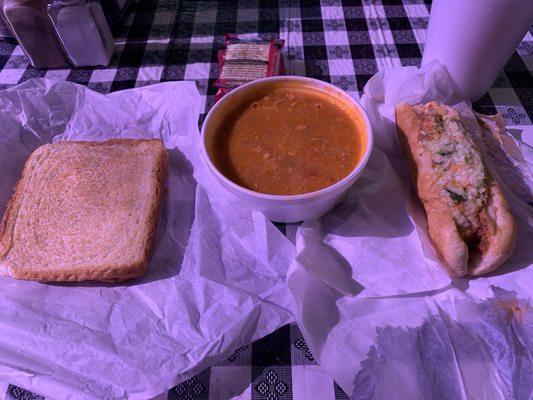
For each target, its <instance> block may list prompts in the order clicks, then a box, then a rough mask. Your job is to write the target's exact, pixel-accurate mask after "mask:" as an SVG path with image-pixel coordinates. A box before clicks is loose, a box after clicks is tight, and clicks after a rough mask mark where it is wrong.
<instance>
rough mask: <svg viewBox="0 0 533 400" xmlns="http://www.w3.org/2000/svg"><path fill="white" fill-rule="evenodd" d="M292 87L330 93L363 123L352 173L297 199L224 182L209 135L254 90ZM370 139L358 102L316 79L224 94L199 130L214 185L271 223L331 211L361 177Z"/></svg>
mask: <svg viewBox="0 0 533 400" xmlns="http://www.w3.org/2000/svg"><path fill="white" fill-rule="evenodd" d="M284 82H286V83H294V82H298V83H299V84H305V85H306V86H309V87H311V88H313V89H316V90H319V91H327V92H328V93H329V94H331V93H332V92H333V93H334V94H335V95H336V96H338V98H339V99H343V100H344V101H345V102H346V104H349V105H351V106H352V109H353V112H354V113H357V114H358V115H359V116H361V117H362V119H363V121H364V123H365V129H364V132H363V134H364V135H366V141H365V142H366V149H365V151H364V154H363V157H362V159H361V160H360V161H359V163H358V164H357V166H356V167H355V169H354V170H353V171H352V172H350V174H348V176H346V177H345V178H343V179H341V180H340V181H338V182H336V183H334V184H333V185H331V186H328V187H325V188H324V189H320V190H317V191H315V192H310V193H304V194H297V195H286V196H285V195H274V194H265V193H259V192H255V191H253V190H250V189H247V188H244V187H242V186H239V185H238V184H236V183H235V182H233V181H231V180H230V179H228V178H226V177H225V176H224V175H223V174H222V173H221V172H220V171H219V170H218V169H217V167H216V166H215V165H214V163H213V161H212V160H211V157H210V155H209V152H208V150H207V143H208V139H209V138H210V137H211V135H215V134H216V132H217V126H218V125H219V124H220V122H221V120H222V119H223V118H224V117H225V116H226V115H227V113H228V112H230V111H231V110H233V108H234V107H235V106H236V105H238V104H240V103H241V101H244V100H246V98H247V97H248V96H249V95H250V94H251V93H253V92H255V91H256V90H258V89H260V88H264V87H265V86H269V85H272V84H276V85H277V84H280V83H284ZM372 145H373V135H372V127H371V126H370V122H369V120H368V116H367V115H366V112H365V110H364V109H363V107H361V105H360V104H359V102H357V101H356V100H354V99H353V98H351V97H350V96H349V95H347V94H346V93H345V92H344V91H342V90H341V89H338V88H337V87H335V86H333V85H330V84H329V83H326V82H322V81H319V80H317V79H311V78H303V77H298V76H276V77H272V78H264V79H258V80H256V81H253V82H250V83H247V84H245V85H242V86H240V87H239V88H237V89H235V90H233V91H231V92H230V93H228V94H226V95H225V96H224V97H223V98H222V99H221V100H220V101H219V102H217V104H215V106H214V107H213V108H212V109H211V111H209V113H208V114H207V117H206V118H205V121H204V124H203V126H202V148H201V152H202V157H203V159H204V161H205V163H206V164H207V166H208V168H209V171H211V173H212V174H213V175H214V176H215V178H216V179H217V180H218V182H219V183H220V184H221V185H222V186H223V187H224V188H225V189H227V190H228V191H229V192H230V193H232V194H233V195H235V196H236V197H238V198H239V199H241V200H242V201H243V203H245V204H246V205H248V206H249V207H250V208H251V209H253V210H258V211H261V212H263V213H264V214H265V216H266V217H267V218H268V219H270V220H271V221H276V222H286V223H289V222H298V221H303V220H305V219H309V218H315V217H320V216H321V215H323V214H324V213H326V212H327V211H329V210H330V209H331V208H333V207H334V206H335V204H336V203H337V202H339V200H341V199H342V197H343V195H344V193H345V192H346V190H348V188H349V187H350V186H351V185H352V184H353V183H354V182H355V181H356V179H357V178H358V177H359V175H361V172H362V171H363V168H364V167H365V165H366V163H367V161H368V159H369V157H370V153H371V152H372Z"/></svg>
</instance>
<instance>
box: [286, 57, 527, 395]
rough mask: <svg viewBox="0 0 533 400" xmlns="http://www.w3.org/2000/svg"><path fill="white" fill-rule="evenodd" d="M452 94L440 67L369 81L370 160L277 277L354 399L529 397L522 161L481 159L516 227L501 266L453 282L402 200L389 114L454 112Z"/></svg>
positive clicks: (316, 348)
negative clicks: (414, 108) (443, 108)
mask: <svg viewBox="0 0 533 400" xmlns="http://www.w3.org/2000/svg"><path fill="white" fill-rule="evenodd" d="M450 87H451V86H450V78H449V76H448V73H447V71H446V69H445V68H444V67H442V66H441V65H440V64H439V63H438V62H435V63H432V64H429V65H427V66H426V67H424V68H423V69H422V70H419V69H417V68H415V67H407V68H394V69H389V70H386V71H382V72H380V73H378V74H377V75H376V76H374V77H373V78H372V79H370V81H369V82H368V84H367V86H366V87H365V92H364V95H363V97H362V99H361V102H362V104H363V106H364V107H365V109H366V111H367V112H368V113H369V116H370V120H371V123H372V125H373V128H374V135H375V144H376V146H375V150H374V152H373V154H372V157H371V159H370V162H369V163H368V166H367V167H366V169H365V171H364V173H363V175H362V176H361V178H360V179H359V180H358V181H357V182H356V183H355V185H354V186H353V187H352V188H351V189H350V191H349V192H348V194H347V196H346V198H345V200H344V201H343V202H342V203H341V204H340V205H339V206H338V207H337V208H335V209H334V210H332V211H331V212H329V213H328V214H326V215H325V216H324V217H323V218H321V219H320V220H312V221H306V222H304V223H303V224H302V225H301V226H300V227H299V229H298V231H297V232H296V257H295V261H294V262H293V264H292V265H291V268H290V270H289V273H288V277H287V282H288V286H289V290H290V292H291V295H292V299H293V309H294V313H295V317H296V319H297V322H298V324H299V326H300V329H301V330H302V333H303V335H304V337H305V338H306V340H307V342H308V344H309V346H310V349H311V350H312V352H313V354H314V356H315V357H316V358H317V359H318V361H319V362H320V364H321V366H322V367H323V368H325V369H326V370H327V371H328V373H330V374H331V376H332V377H333V378H334V379H335V380H336V382H337V383H338V384H339V385H340V386H341V387H342V389H343V390H344V391H345V392H346V393H348V394H349V395H350V396H352V397H353V398H356V399H407V398H408V399H411V400H412V399H431V398H433V399H441V398H446V399H467V398H468V399H509V398H515V399H530V398H531V397H530V396H531V393H532V391H533V380H532V379H531V376H533V354H532V349H533V312H532V310H531V292H532V289H531V288H532V285H533V267H532V263H533V246H532V244H533V222H532V221H533V210H532V208H531V205H532V204H533V203H532V197H531V186H532V184H533V183H532V182H531V175H529V172H527V170H528V168H527V167H524V164H526V165H529V168H531V165H533V158H531V153H530V152H529V153H528V152H527V151H526V152H525V153H524V157H525V159H522V164H521V165H522V168H521V169H520V168H518V165H519V164H520V163H516V162H513V161H511V159H510V158H509V159H508V158H507V157H504V156H502V154H499V153H498V152H497V151H490V157H489V161H490V162H491V167H493V169H494V170H497V172H498V173H497V176H498V178H500V180H501V181H502V188H503V190H504V192H505V193H506V195H507V198H508V199H509V204H510V207H511V210H512V212H513V214H514V215H515V217H516V219H517V223H518V232H517V235H518V237H517V245H516V249H515V252H514V253H513V255H512V257H511V258H510V260H509V261H508V262H507V263H505V265H504V266H502V267H501V268H500V269H499V270H497V271H496V272H494V273H492V274H491V275H489V276H484V277H479V278H477V279H467V278H465V279H453V280H452V279H451V278H449V277H448V275H447V274H446V273H445V272H444V270H443V269H441V268H440V267H439V266H438V264H437V263H436V262H435V261H434V260H433V259H432V254H431V253H432V249H431V248H428V247H427V244H426V246H425V248H424V246H423V245H422V243H423V242H424V239H425V233H424V226H423V225H424V223H425V221H424V218H425V217H424V214H423V213H420V208H419V207H420V206H419V205H417V204H416V202H414V201H413V199H412V189H411V188H410V183H409V179H408V176H407V174H408V171H407V165H406V163H405V161H404V159H403V156H402V153H401V150H400V148H399V145H398V143H397V139H396V127H395V123H394V121H395V118H394V107H395V105H396V104H398V103H401V102H408V103H417V102H426V101H431V100H439V101H442V102H446V103H448V104H455V103H456V102H457V99H454V98H452V97H451V91H450V90H449V88H450ZM458 106H459V108H460V109H462V110H464V107H465V105H464V104H459V105H458ZM472 117H473V115H472ZM480 136H481V135H480ZM507 139H509V138H507ZM487 147H488V146H487ZM519 147H520V145H519ZM522 147H523V148H527V146H522ZM498 148H499V147H498ZM517 153H519V152H517ZM527 157H530V158H529V160H527ZM517 183H519V185H517ZM528 202H529V204H528ZM413 222H415V223H416V227H415V225H413ZM419 236H420V237H419ZM420 239H423V240H422V242H421V241H420Z"/></svg>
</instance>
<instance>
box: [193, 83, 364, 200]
mask: <svg viewBox="0 0 533 400" xmlns="http://www.w3.org/2000/svg"><path fill="white" fill-rule="evenodd" d="M276 81H300V82H304V83H305V82H307V83H311V84H314V85H319V86H323V87H326V88H329V89H332V90H333V91H334V92H336V93H339V94H341V95H342V96H343V98H344V99H346V101H348V102H351V103H352V105H354V106H355V107H356V108H357V109H358V111H359V113H360V114H361V116H362V117H363V120H364V122H365V125H366V127H367V129H366V130H365V134H366V136H367V144H366V149H365V152H364V154H363V157H362V158H361V160H360V161H359V163H358V164H357V165H356V167H355V168H354V169H353V170H352V171H350V173H349V174H348V175H346V176H345V177H344V178H342V179H341V180H340V181H337V182H335V183H333V184H331V185H329V186H326V187H324V188H322V189H319V190H315V191H313V192H307V193H301V194H288V195H285V194H268V193H261V192H257V191H255V190H251V189H248V188H245V187H243V186H241V185H239V184H237V183H235V182H233V181H232V180H231V179H229V178H227V177H226V176H225V175H224V174H223V173H222V172H220V171H219V170H218V168H217V167H216V165H215V164H214V163H213V161H212V160H211V157H210V156H209V152H208V151H207V144H206V137H205V132H206V127H207V126H208V125H209V122H210V120H211V119H212V118H213V115H215V113H216V112H217V110H218V109H220V108H221V107H222V105H223V104H224V103H227V102H229V101H231V98H232V96H236V95H237V94H238V93H241V92H245V91H247V90H249V89H250V88H252V87H254V86H258V85H262V84H264V83H265V82H276ZM201 142H202V144H201V153H202V156H203V157H202V158H203V159H204V162H205V163H206V164H207V166H208V167H209V170H210V171H211V172H212V173H213V174H215V175H216V177H217V178H218V179H219V180H222V182H224V183H225V184H226V185H228V186H230V187H231V188H232V189H234V190H236V191H239V192H242V193H245V194H247V195H249V196H253V197H255V198H260V199H263V200H272V201H283V202H286V201H298V200H307V199H314V198H317V197H322V196H325V195H328V194H331V193H332V192H336V191H337V190H339V188H342V187H343V186H345V185H348V184H350V183H351V181H352V180H353V179H354V178H356V177H357V176H358V175H359V173H360V172H361V171H362V170H363V168H364V167H365V166H366V164H367V162H368V160H369V158H370V155H371V153H372V149H373V146H374V134H373V129H372V125H371V124H370V120H369V118H368V115H367V113H366V111H365V109H364V108H363V106H362V105H361V103H359V101H358V100H356V99H354V98H353V97H351V96H350V95H349V94H348V93H346V92H344V91H343V90H342V89H339V88H337V87H336V86H334V85H332V84H330V83H328V82H324V81H321V80H319V79H314V78H308V77H303V76H295V75H282V76H272V77H268V78H261V79H256V80H254V81H252V82H248V83H246V84H244V85H242V86H239V87H238V88H236V89H234V90H232V91H231V92H229V93H228V94H226V95H225V96H224V97H223V98H222V99H221V100H219V101H218V102H217V103H216V104H215V105H214V106H213V107H212V108H211V110H210V111H209V112H208V113H207V116H206V117H205V119H204V122H203V124H202V129H201Z"/></svg>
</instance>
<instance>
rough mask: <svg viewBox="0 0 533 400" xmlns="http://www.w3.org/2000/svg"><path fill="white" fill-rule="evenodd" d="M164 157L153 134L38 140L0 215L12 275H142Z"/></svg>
mask: <svg viewBox="0 0 533 400" xmlns="http://www.w3.org/2000/svg"><path fill="white" fill-rule="evenodd" d="M167 163H168V161H167V153H166V150H165V148H164V147H163V144H162V143H161V141H160V140H132V139H116V140H109V141H106V142H60V143H56V144H47V145H44V146H41V147H39V148H38V149H37V150H36V151H35V152H34V153H32V155H31V156H30V157H29V159H28V161H27V162H26V165H25V167H24V169H23V172H22V176H21V179H20V181H19V183H18V184H17V186H16V188H15V191H14V194H13V196H12V198H11V200H10V202H9V203H8V206H7V209H6V212H5V214H4V217H3V219H2V222H1V223H0V264H1V265H2V266H4V267H5V268H6V269H7V270H8V271H9V272H10V274H11V275H12V276H13V277H15V278H19V279H30V280H38V281H84V280H98V281H121V280H125V279H129V278H133V277H137V276H140V275H142V274H143V273H144V272H145V270H146V266H147V261H148V256H149V252H150V247H151V242H152V238H153V234H154V231H155V225H156V220H157V210H158V207H159V203H160V199H161V196H162V193H163V184H164V180H165V179H166V175H167Z"/></svg>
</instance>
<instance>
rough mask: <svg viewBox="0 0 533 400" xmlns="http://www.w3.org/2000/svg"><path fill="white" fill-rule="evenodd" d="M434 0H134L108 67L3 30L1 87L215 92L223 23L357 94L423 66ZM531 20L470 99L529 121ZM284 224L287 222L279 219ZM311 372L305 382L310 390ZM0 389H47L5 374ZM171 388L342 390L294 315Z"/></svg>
mask: <svg viewBox="0 0 533 400" xmlns="http://www.w3.org/2000/svg"><path fill="white" fill-rule="evenodd" d="M430 3H431V2H430V1H424V0H404V1H403V2H402V1H400V0H396V1H393V0H382V1H380V0H362V1H361V0H358V1H346V0H344V1H341V0H322V1H318V0H305V1H304V0H301V1H297V0H280V1H266V0H261V1H260V0H243V1H239V2H234V1H219V2H214V1H178V0H161V1H157V0H137V1H134V2H133V4H132V8H131V13H130V14H129V15H128V17H127V18H126V19H125V21H124V23H123V24H122V25H121V26H119V27H117V28H116V29H115V31H114V36H115V39H116V42H117V47H116V51H115V53H114V55H113V58H112V61H111V64H110V65H109V66H108V67H98V68H77V69H36V68H33V67H32V66H31V65H29V62H28V59H27V57H26V56H25V55H24V53H23V52H22V50H21V48H20V47H19V46H17V45H16V43H14V42H13V41H10V40H4V41H0V89H5V88H8V87H11V86H14V85H16V84H18V83H21V82H23V81H25V80H27V79H30V78H35V77H45V78H51V79H60V80H67V81H71V82H76V83H80V84H83V85H87V86H88V87H89V88H92V89H94V90H96V91H98V92H101V93H109V92H112V91H116V90H122V89H129V88H133V87H138V86H144V85H150V84H154V83H158V82H164V81H174V80H194V81H196V82H197V86H198V89H199V91H200V93H201V95H202V97H203V99H204V102H205V112H207V111H208V110H209V109H210V107H212V105H213V103H214V94H215V92H216V88H215V87H214V86H213V83H214V81H215V79H216V76H217V57H216V54H217V51H218V50H219V49H221V48H222V46H223V42H224V34H225V33H238V34H239V35H243V37H257V36H260V37H265V38H271V37H272V36H279V37H281V38H283V39H285V41H286V42H285V56H286V67H287V73H289V74H295V75H305V76H309V77H313V78H318V79H322V80H325V81H329V82H331V83H332V84H334V85H336V86H338V87H340V88H342V89H343V90H345V91H346V92H348V93H349V94H350V95H352V96H353V97H355V98H359V97H360V96H361V94H362V90H363V87H364V86H365V84H366V82H367V81H368V80H369V79H370V77H371V76H372V75H374V74H375V73H376V72H378V71H379V70H382V69H384V68H387V67H391V66H400V65H403V66H405V65H420V60H421V56H422V49H423V46H424V41H425V36H426V29H427V24H428V17H429V9H430ZM531 71H533V29H530V31H529V32H528V33H527V34H526V36H525V38H524V40H523V41H522V43H521V44H520V46H519V47H518V49H517V51H516V52H515V53H514V54H513V55H512V57H511V59H510V60H509V62H508V63H507V65H506V66H505V68H504V69H503V70H502V71H501V73H500V74H499V76H498V78H497V79H496V81H495V82H494V84H493V86H492V88H491V89H490V90H489V91H488V93H487V94H486V95H485V96H483V98H481V99H480V100H479V101H477V102H476V103H474V108H475V109H476V110H477V111H479V112H482V113H485V114H493V113H495V112H500V113H501V114H502V115H503V117H504V118H505V120H506V123H507V124H508V125H513V126H516V125H522V126H523V127H524V128H525V129H526V130H528V129H530V128H533V123H532V120H533V77H532V73H531ZM280 229H283V226H280ZM308 382H313V383H314V384H313V385H312V386H313V388H312V392H311V389H310V386H309V385H308ZM4 386H6V391H5V392H4V393H5V398H6V399H43V397H42V396H39V395H38V394H34V393H31V392H28V391H26V390H24V389H22V388H18V387H16V386H13V385H9V384H7V385H4ZM160 398H162V399H163V398H168V399H190V400H192V399H230V398H239V399H269V400H275V399H279V400H282V399H291V398H295V399H324V400H327V399H347V398H348V397H347V396H346V395H345V394H344V393H343V392H342V390H341V389H340V388H339V387H338V386H337V385H336V384H335V383H334V382H333V380H332V379H331V378H330V377H329V376H328V375H327V374H326V373H325V372H324V371H323V370H322V369H321V368H320V366H319V365H318V364H317V362H316V361H315V359H314V358H313V355H312V354H311V353H310V351H309V349H308V347H307V345H306V343H305V340H304V339H303V337H302V334H301V332H300V331H299V329H298V327H297V326H296V325H287V326H284V327H282V328H280V329H278V330H277V331H276V332H274V333H272V334H270V335H269V336H267V337H265V338H263V339H261V340H258V341H256V342H254V343H252V344H249V345H246V346H244V347H241V348H239V349H236V350H235V352H234V353H233V354H232V355H230V357H228V358H227V359H226V360H223V361H222V362H220V363H219V364H218V365H216V366H213V367H211V368H209V369H207V370H205V371H203V372H202V373H200V374H199V375H197V376H195V377H193V378H191V379H189V380H187V381H186V382H183V383H181V384H179V385H178V386H176V387H174V388H172V389H170V390H169V391H168V393H165V394H163V395H162V396H160Z"/></svg>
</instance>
